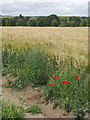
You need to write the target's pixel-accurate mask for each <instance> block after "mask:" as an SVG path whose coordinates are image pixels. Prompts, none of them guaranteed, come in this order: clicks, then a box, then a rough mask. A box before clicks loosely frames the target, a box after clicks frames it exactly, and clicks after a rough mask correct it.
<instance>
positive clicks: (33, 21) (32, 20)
mask: <svg viewBox="0 0 90 120" xmlns="http://www.w3.org/2000/svg"><path fill="white" fill-rule="evenodd" d="M27 26H36V18H30V19H29V20H28V22H27Z"/></svg>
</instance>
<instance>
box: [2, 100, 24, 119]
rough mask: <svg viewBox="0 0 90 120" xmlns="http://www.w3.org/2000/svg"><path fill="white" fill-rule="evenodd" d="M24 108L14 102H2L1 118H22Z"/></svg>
mask: <svg viewBox="0 0 90 120" xmlns="http://www.w3.org/2000/svg"><path fill="white" fill-rule="evenodd" d="M24 116H25V115H24V108H23V106H16V105H14V104H11V105H9V104H8V103H5V102H3V103H2V119H3V120H4V119H5V120H6V119H10V118H14V119H16V118H18V119H20V118H24Z"/></svg>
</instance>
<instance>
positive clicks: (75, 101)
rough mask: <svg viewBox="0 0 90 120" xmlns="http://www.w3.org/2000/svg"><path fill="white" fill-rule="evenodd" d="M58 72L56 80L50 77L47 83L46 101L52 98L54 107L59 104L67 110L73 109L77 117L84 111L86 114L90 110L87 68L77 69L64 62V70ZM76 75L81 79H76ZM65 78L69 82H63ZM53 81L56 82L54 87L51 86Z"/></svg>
mask: <svg viewBox="0 0 90 120" xmlns="http://www.w3.org/2000/svg"><path fill="white" fill-rule="evenodd" d="M62 66H63V65H61V67H62ZM55 73H56V72H55ZM55 73H54V74H55ZM56 74H57V80H56V81H54V79H53V77H50V81H49V82H48V84H47V87H46V93H45V94H46V101H47V100H52V101H53V102H54V106H53V107H54V108H55V107H56V106H57V105H58V106H59V107H60V108H62V109H66V111H67V112H70V111H73V113H75V114H76V116H77V118H78V117H80V116H81V117H82V113H83V114H85V112H86V111H87V110H88V73H87V69H85V68H83V69H82V68H81V69H76V68H75V67H74V66H72V67H71V65H69V66H68V65H65V64H64V67H63V70H62V69H61V70H60V72H57V73H56ZM52 76H53V75H52ZM76 76H79V78H80V80H76V79H75V77H76ZM64 80H67V81H68V82H67V84H63V83H62V81H64ZM51 83H54V86H53V87H52V86H50V84H51ZM71 88H72V90H71ZM75 114H74V115H75ZM81 117H80V118H81ZM83 117H84V116H83Z"/></svg>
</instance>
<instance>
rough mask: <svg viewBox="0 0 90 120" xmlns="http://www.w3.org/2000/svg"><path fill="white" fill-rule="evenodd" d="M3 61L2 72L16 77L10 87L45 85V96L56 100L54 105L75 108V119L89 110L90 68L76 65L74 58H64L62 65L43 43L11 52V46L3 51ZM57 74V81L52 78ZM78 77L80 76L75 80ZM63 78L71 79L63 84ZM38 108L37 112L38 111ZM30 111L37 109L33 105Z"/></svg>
mask: <svg viewBox="0 0 90 120" xmlns="http://www.w3.org/2000/svg"><path fill="white" fill-rule="evenodd" d="M7 48H8V49H7ZM57 58H58V57H57ZM2 62H3V69H2V70H3V71H2V73H3V74H4V75H6V74H7V73H8V72H11V73H12V75H13V76H14V77H17V78H16V80H15V81H14V82H11V81H10V80H9V81H8V83H9V87H13V88H16V89H18V90H21V89H23V88H24V87H26V86H27V85H33V86H42V85H46V86H45V88H44V89H45V99H46V100H47V101H49V100H51V101H53V102H54V105H53V108H56V107H57V106H59V107H60V108H62V109H65V110H67V112H70V111H72V112H73V114H74V116H75V117H76V118H81V119H82V117H84V114H85V112H86V111H87V110H88V107H87V105H88V79H89V78H88V68H87V67H85V66H80V68H76V67H75V66H74V62H73V60H72V59H68V60H66V61H63V60H61V62H60V65H59V64H57V62H56V58H55V57H54V58H53V59H51V56H50V55H49V54H48V52H46V50H45V48H44V49H42V48H41V47H40V46H39V47H37V48H34V49H33V50H32V49H30V50H28V51H24V52H20V51H18V50H16V51H14V52H12V46H11V45H9V46H7V47H6V48H5V50H4V52H2ZM77 66H78V65H77ZM54 74H57V80H56V81H54V78H53V75H54ZM76 76H79V78H80V79H79V80H76V79H75V77H76ZM64 80H67V81H68V82H67V84H63V83H62V81H64ZM51 83H54V86H53V87H52V86H50V84H51ZM7 87H8V86H7ZM71 88H72V90H71ZM33 109H34V108H33ZM37 109H38V108H36V109H35V111H38V110H37ZM30 110H31V111H34V110H32V109H31V108H30ZM27 111H29V109H28V110H27ZM35 111H34V112H35Z"/></svg>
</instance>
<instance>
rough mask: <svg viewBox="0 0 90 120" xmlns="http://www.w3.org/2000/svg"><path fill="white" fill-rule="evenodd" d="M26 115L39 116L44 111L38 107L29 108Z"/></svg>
mask: <svg viewBox="0 0 90 120" xmlns="http://www.w3.org/2000/svg"><path fill="white" fill-rule="evenodd" d="M25 113H32V114H39V113H42V110H41V109H40V107H39V106H38V105H36V106H34V105H33V106H31V107H29V108H26V109H25Z"/></svg>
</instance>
